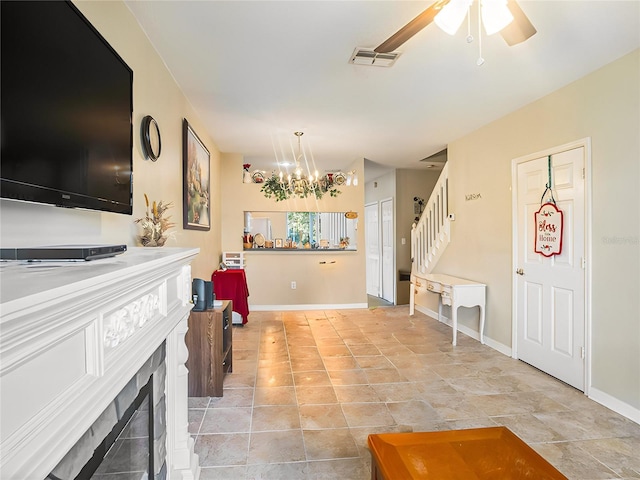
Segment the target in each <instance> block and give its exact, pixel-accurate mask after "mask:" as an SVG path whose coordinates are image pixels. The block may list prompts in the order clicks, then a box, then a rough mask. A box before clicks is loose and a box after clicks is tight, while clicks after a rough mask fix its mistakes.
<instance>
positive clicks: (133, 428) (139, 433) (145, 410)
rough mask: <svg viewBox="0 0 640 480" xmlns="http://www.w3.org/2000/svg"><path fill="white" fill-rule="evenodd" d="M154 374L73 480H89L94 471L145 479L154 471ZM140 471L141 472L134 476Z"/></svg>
mask: <svg viewBox="0 0 640 480" xmlns="http://www.w3.org/2000/svg"><path fill="white" fill-rule="evenodd" d="M153 437H154V435H153V375H151V378H149V381H148V382H147V383H146V384H145V386H144V387H142V389H140V393H139V394H138V396H137V397H136V398H135V400H134V401H133V403H132V404H131V405H130V406H129V408H128V409H127V410H126V411H125V412H124V415H123V417H122V419H121V420H120V421H119V422H118V423H116V424H115V426H114V427H113V430H111V432H109V435H107V436H106V437H105V439H104V440H103V441H102V443H101V444H100V445H98V447H97V448H96V449H95V451H94V452H93V456H92V457H91V459H90V460H89V461H88V462H87V463H86V464H85V466H84V467H83V468H82V470H80V473H79V474H78V476H77V477H76V480H89V479H91V478H93V474H94V473H96V472H97V473H98V474H127V478H138V479H140V480H142V479H143V478H144V479H146V478H148V474H149V472H152V471H153V465H154V462H153ZM135 474H140V475H135Z"/></svg>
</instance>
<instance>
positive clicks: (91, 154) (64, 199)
mask: <svg viewBox="0 0 640 480" xmlns="http://www.w3.org/2000/svg"><path fill="white" fill-rule="evenodd" d="M0 6H1V9H2V10H1V22H2V25H1V26H2V29H1V43H0V46H1V47H0V48H1V52H0V53H1V62H2V65H1V70H0V71H1V72H2V73H1V74H2V80H1V83H0V90H1V97H2V98H1V102H2V103H1V107H0V108H1V110H2V114H1V115H2V117H1V124H0V131H1V143H2V151H1V157H0V162H1V164H0V177H1V184H0V196H2V197H5V198H12V199H17V200H26V201H32V202H41V203H50V204H54V205H59V206H65V207H81V208H89V209H94V210H106V211H111V212H118V213H125V214H129V215H130V214H131V213H132V167H133V157H132V154H133V152H132V145H133V127H132V111H133V93H132V86H133V72H132V70H131V69H130V68H129V67H128V66H127V64H126V63H125V62H124V61H123V60H122V58H120V56H119V55H118V54H117V53H116V51H115V50H114V49H113V48H111V46H110V45H109V44H108V43H107V42H106V40H105V39H104V38H103V37H102V36H101V35H100V34H99V33H98V31H97V30H96V29H95V28H93V26H92V25H91V24H90V23H89V21H88V20H87V19H86V18H85V17H84V16H83V15H82V14H81V13H80V12H79V11H78V10H77V8H76V7H75V6H74V5H72V4H71V3H69V2H59V1H44V2H31V1H4V0H3V1H2V2H0Z"/></svg>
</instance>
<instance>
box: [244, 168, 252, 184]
mask: <svg viewBox="0 0 640 480" xmlns="http://www.w3.org/2000/svg"><path fill="white" fill-rule="evenodd" d="M251 181H252V180H251V173H249V170H245V171H244V172H243V174H242V183H251Z"/></svg>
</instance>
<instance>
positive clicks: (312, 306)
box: [249, 303, 368, 312]
mask: <svg viewBox="0 0 640 480" xmlns="http://www.w3.org/2000/svg"><path fill="white" fill-rule="evenodd" d="M354 308H368V305H367V304H366V303H337V304H319V303H307V304H300V305H249V310H252V311H254V312H275V311H291V310H350V309H354Z"/></svg>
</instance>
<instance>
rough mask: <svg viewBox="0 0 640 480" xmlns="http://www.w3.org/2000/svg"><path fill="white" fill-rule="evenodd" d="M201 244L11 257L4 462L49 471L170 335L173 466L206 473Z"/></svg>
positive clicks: (0, 414)
mask: <svg viewBox="0 0 640 480" xmlns="http://www.w3.org/2000/svg"><path fill="white" fill-rule="evenodd" d="M197 253H198V249H186V248H132V249H130V251H128V252H126V253H124V254H122V255H119V256H117V257H114V258H108V259H102V260H94V261H91V262H38V263H31V264H29V263H23V262H0V281H1V282H0V283H1V285H0V329H1V331H2V335H1V336H0V395H1V396H2V398H1V400H2V401H1V402H0V419H1V422H0V471H1V472H2V474H1V476H2V479H3V480H24V479H27V478H28V479H42V478H45V477H46V476H47V475H48V474H49V473H50V472H51V471H52V469H53V468H54V467H55V466H56V465H57V463H58V462H59V461H60V460H61V459H62V458H63V456H64V455H65V454H66V453H67V452H69V451H70V449H71V447H73V446H74V445H75V443H76V442H77V441H78V440H79V439H80V437H81V436H82V435H83V433H84V432H86V431H87V429H88V428H89V427H91V425H92V423H93V422H94V421H95V420H96V419H97V418H98V416H99V415H100V414H101V412H102V411H104V410H105V408H106V407H107V406H108V405H109V402H111V401H112V400H113V399H114V398H115V397H116V395H117V394H118V392H119V391H120V390H121V389H122V388H123V387H124V386H125V385H126V384H127V382H128V380H129V379H131V378H132V376H133V375H135V374H136V372H137V371H138V369H139V368H140V367H141V365H143V363H144V362H145V361H146V360H147V359H148V358H149V357H150V356H151V355H152V354H153V353H154V351H155V350H156V349H157V348H158V347H159V346H160V345H161V344H162V343H163V342H166V357H165V362H166V384H165V400H166V439H167V441H166V458H165V461H166V466H167V470H168V472H167V473H168V475H169V478H171V479H172V480H174V479H194V478H197V477H198V475H199V468H200V467H199V465H198V457H197V455H196V454H195V453H194V443H193V439H192V438H191V437H190V435H189V433H188V430H187V426H188V417H187V408H188V405H187V401H188V399H187V375H188V372H187V370H186V367H185V361H186V359H187V355H188V352H187V349H186V345H185V343H184V336H185V333H186V332H187V318H188V316H189V312H190V311H191V308H192V306H193V305H192V304H191V303H190V299H191V266H190V263H191V261H192V260H193V258H194V257H195V256H196V255H197Z"/></svg>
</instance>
